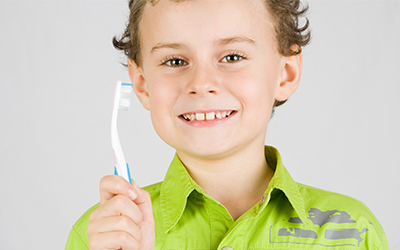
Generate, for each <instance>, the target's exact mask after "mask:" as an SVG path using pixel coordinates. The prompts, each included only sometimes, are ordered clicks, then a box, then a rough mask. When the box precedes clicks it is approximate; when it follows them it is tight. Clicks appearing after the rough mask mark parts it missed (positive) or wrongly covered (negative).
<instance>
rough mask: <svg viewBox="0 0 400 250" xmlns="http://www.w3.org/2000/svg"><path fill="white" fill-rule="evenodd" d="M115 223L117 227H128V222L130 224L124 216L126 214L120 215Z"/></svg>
mask: <svg viewBox="0 0 400 250" xmlns="http://www.w3.org/2000/svg"><path fill="white" fill-rule="evenodd" d="M117 224H118V228H120V229H125V228H129V224H130V223H129V218H128V217H126V216H120V217H119V218H118V222H117Z"/></svg>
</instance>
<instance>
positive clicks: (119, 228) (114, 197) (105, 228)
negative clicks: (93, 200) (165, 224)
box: [87, 175, 155, 250]
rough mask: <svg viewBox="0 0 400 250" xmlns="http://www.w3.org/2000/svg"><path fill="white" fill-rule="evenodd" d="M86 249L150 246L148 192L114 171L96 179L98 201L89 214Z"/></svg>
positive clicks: (152, 233) (151, 228)
mask: <svg viewBox="0 0 400 250" xmlns="http://www.w3.org/2000/svg"><path fill="white" fill-rule="evenodd" d="M87 233H88V237H89V249H90V250H103V249H104V250H105V249H107V250H108V249H116V250H117V249H123V250H131V249H132V250H134V249H135V250H136V249H141V250H153V249H154V240H155V230H154V218H153V209H152V206H151V199H150V195H149V193H147V192H146V191H144V190H143V189H141V188H140V187H138V186H137V184H136V183H133V186H132V185H131V184H130V183H129V182H127V181H126V180H125V179H124V178H122V177H121V176H117V175H109V176H105V177H103V178H102V179H101V182H100V205H99V207H98V208H97V209H96V210H94V211H93V213H92V214H91V215H90V218H89V226H88V228H87Z"/></svg>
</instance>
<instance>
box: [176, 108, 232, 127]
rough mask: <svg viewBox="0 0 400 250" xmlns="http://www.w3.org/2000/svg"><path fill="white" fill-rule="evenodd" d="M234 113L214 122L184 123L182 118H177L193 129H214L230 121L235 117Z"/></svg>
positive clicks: (195, 121)
mask: <svg viewBox="0 0 400 250" xmlns="http://www.w3.org/2000/svg"><path fill="white" fill-rule="evenodd" d="M236 113H237V112H236V111H235V112H233V113H232V114H231V115H230V116H228V117H226V118H222V119H218V118H216V119H214V120H204V121H197V120H194V121H186V120H185V119H183V118H182V117H179V118H180V119H181V120H182V121H184V122H185V123H186V124H188V125H190V126H193V127H198V128H206V127H215V126H218V125H220V124H222V123H224V122H226V121H228V120H230V119H231V118H232V117H233V116H235V115H236Z"/></svg>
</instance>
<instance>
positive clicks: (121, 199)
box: [89, 195, 143, 225]
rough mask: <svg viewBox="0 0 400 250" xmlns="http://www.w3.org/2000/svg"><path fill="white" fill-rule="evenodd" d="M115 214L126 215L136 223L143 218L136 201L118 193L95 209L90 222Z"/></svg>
mask: <svg viewBox="0 0 400 250" xmlns="http://www.w3.org/2000/svg"><path fill="white" fill-rule="evenodd" d="M113 216H126V217H127V218H129V219H130V220H131V221H132V223H134V224H136V225H139V224H140V222H141V221H142V218H143V217H142V213H141V211H140V209H139V207H138V206H137V205H136V204H135V203H133V202H132V201H131V200H130V199H129V198H128V197H126V196H124V195H117V196H114V197H113V198H111V199H110V200H108V201H107V202H105V203H104V204H103V205H101V206H99V207H98V208H97V209H96V210H95V211H93V212H92V214H91V215H90V217H89V223H91V222H92V221H94V220H98V219H102V218H107V217H113Z"/></svg>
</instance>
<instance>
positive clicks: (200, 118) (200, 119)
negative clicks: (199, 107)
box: [196, 113, 204, 121]
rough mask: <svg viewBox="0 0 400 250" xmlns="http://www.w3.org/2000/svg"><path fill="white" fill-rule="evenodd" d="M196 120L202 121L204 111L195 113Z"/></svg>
mask: <svg viewBox="0 0 400 250" xmlns="http://www.w3.org/2000/svg"><path fill="white" fill-rule="evenodd" d="M196 120H198V121H204V113H196Z"/></svg>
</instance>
